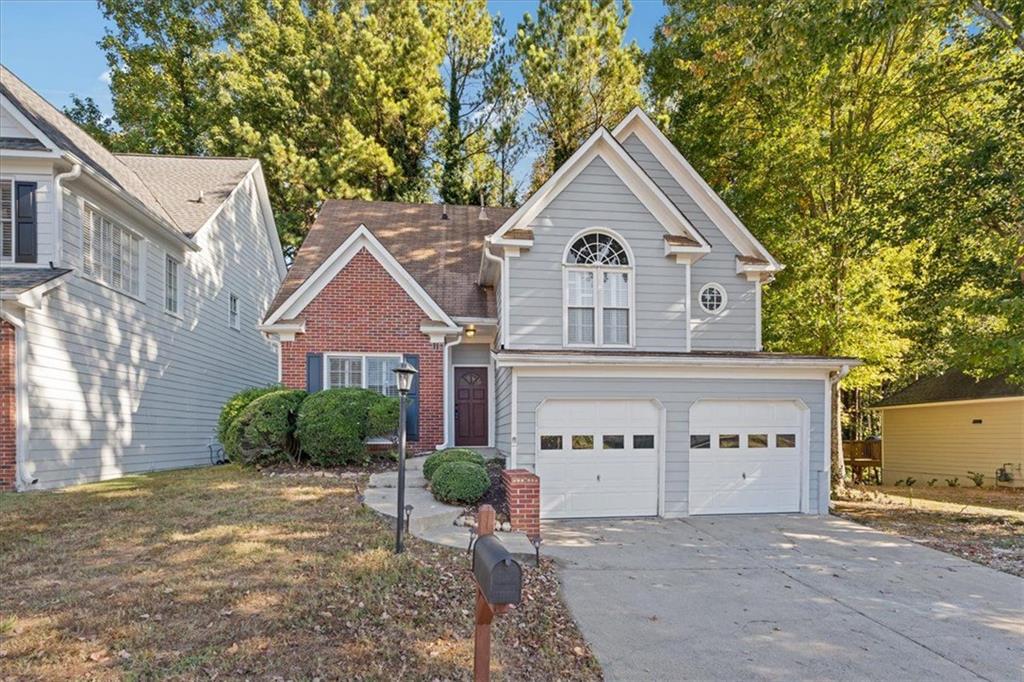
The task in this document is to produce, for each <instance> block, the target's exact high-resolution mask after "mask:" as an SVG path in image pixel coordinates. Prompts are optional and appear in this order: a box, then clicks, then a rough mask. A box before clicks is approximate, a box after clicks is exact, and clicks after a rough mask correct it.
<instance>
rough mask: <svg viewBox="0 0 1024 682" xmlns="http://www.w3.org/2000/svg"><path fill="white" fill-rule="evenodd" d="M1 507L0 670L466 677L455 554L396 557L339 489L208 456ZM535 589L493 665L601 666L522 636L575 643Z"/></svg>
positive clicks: (467, 615)
mask: <svg viewBox="0 0 1024 682" xmlns="http://www.w3.org/2000/svg"><path fill="white" fill-rule="evenodd" d="M0 505H2V506H3V507H4V524H3V527H2V529H0V553H2V554H3V556H4V557H5V562H4V563H5V564H6V568H5V589H4V590H3V591H2V594H0V614H3V618H0V623H7V625H6V627H5V628H4V629H5V630H6V631H3V630H0V637H2V642H0V650H2V651H3V655H2V657H0V677H6V676H16V677H41V678H52V677H63V678H68V677H81V676H86V675H92V676H98V677H100V678H103V677H111V678H114V677H121V676H124V675H129V676H140V677H151V676H169V677H183V678H194V677H196V676H203V677H205V676H222V677H223V676H227V677H238V676H249V677H268V676H275V675H279V676H282V677H285V678H313V677H322V678H360V679H396V678H397V677H408V678H435V677H437V678H443V679H452V678H456V679H459V678H467V677H468V676H469V675H470V662H471V659H472V651H471V649H472V642H471V639H470V637H471V634H472V613H471V608H472V603H473V601H472V598H473V591H472V585H471V582H470V581H469V579H468V577H467V574H466V565H467V564H466V558H465V555H464V554H462V553H460V552H457V551H453V550H448V549H444V548H439V547H435V546H433V545H427V544H425V543H420V542H417V541H415V540H413V541H412V542H410V543H409V551H408V552H407V553H406V554H405V555H402V556H399V557H396V556H394V555H393V554H392V553H391V543H392V538H393V536H392V531H391V530H390V529H389V528H388V527H387V526H386V525H385V524H384V523H383V522H382V521H381V520H380V519H378V518H377V517H376V516H375V515H373V513H372V512H369V511H368V510H366V509H364V508H363V507H362V506H361V505H360V504H359V502H358V500H357V499H356V492H355V488H354V486H353V484H352V483H351V482H345V481H339V480H331V479H314V480H301V481H294V480H293V481H287V480H281V479H273V478H265V477H262V476H259V475H257V474H253V473H251V472H243V471H240V470H238V469H235V468H234V467H220V468H215V469H197V470H185V471H178V472H170V473H164V474H155V475H148V476H134V477H131V478H125V479H119V480H117V481H111V482H107V483H101V484H95V485H89V486H82V487H79V488H75V489H71V490H67V491H64V492H60V493H33V494H27V495H17V496H9V495H8V496H4V497H3V498H2V499H0ZM533 577H534V579H535V580H539V579H542V578H544V576H542V575H535V576H533ZM545 587H546V586H545ZM556 587H557V585H556ZM536 597H537V599H536V600H535V601H536V603H535V604H528V605H527V606H526V607H524V608H523V609H520V610H519V611H517V612H516V614H515V616H514V617H513V618H509V619H507V620H506V622H505V623H503V624H502V627H501V628H500V629H499V630H498V631H497V632H496V633H495V641H496V655H497V657H498V660H497V664H498V665H497V666H496V672H497V671H499V670H501V668H502V667H503V666H504V667H505V668H506V669H507V670H509V671H511V670H515V671H516V674H515V675H509V676H511V677H518V676H519V675H523V676H524V677H538V676H558V677H563V678H572V677H575V678H581V677H586V678H591V679H592V678H594V677H597V676H599V674H600V673H599V672H597V668H596V663H594V662H593V659H592V658H591V657H590V656H589V653H587V654H586V655H585V656H584V657H582V659H580V658H579V657H576V658H577V660H573V658H574V656H573V655H571V654H570V655H569V656H568V657H566V656H565V655H564V652H562V651H561V650H557V651H555V652H552V654H550V655H546V654H544V652H543V651H542V650H541V651H538V650H537V647H538V646H540V645H539V644H537V643H536V642H530V641H526V640H524V637H523V635H521V631H522V630H523V629H524V628H523V627H522V625H521V623H523V622H530V623H531V624H532V625H531V628H533V629H535V630H536V632H535V633H532V634H535V635H536V636H537V638H538V639H542V638H545V637H550V636H552V634H553V633H552V632H550V631H549V630H550V629H551V628H556V627H557V628H560V629H561V630H562V631H560V632H558V633H557V635H558V637H559V638H564V639H565V640H566V641H567V642H568V641H571V640H574V639H578V637H579V635H578V633H577V632H576V631H575V626H574V625H573V624H572V623H571V621H568V625H566V624H565V623H563V622H560V621H559V619H558V618H557V617H556V618H552V617H550V616H549V615H548V613H549V611H550V612H552V613H555V612H557V611H558V609H559V603H558V601H557V591H555V592H552V593H551V594H550V595H549V594H548V593H547V592H545V593H543V594H542V593H541V592H540V591H538V592H537V595H536ZM502 629H504V630H506V631H508V635H507V637H503V636H502V635H501V631H502ZM506 640H507V641H506ZM503 643H505V644H508V645H509V646H507V647H505V646H503ZM580 643H581V642H580ZM523 646H526V648H527V649H528V650H531V649H533V650H532V651H529V656H528V657H527V656H526V655H524V654H521V653H519V652H518V649H519V648H521V647H523ZM583 646H584V647H585V645H583ZM524 660H525V661H526V662H525V663H524ZM524 666H525V667H524Z"/></svg>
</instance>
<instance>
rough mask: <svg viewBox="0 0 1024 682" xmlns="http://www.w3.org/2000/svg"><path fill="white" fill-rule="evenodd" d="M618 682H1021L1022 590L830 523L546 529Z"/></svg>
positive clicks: (995, 576)
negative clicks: (980, 681) (820, 681)
mask: <svg viewBox="0 0 1024 682" xmlns="http://www.w3.org/2000/svg"><path fill="white" fill-rule="evenodd" d="M544 547H545V551H546V552H547V554H548V555H551V556H554V557H555V558H556V559H557V560H558V561H559V563H560V564H561V566H562V569H561V577H562V582H563V590H564V594H565V597H566V600H567V602H568V604H569V607H570V608H571V610H572V612H573V615H574V616H575V617H576V619H577V621H578V622H579V624H580V627H581V628H582V630H583V634H584V635H585V636H586V638H587V640H588V641H589V642H590V643H591V644H592V645H593V647H594V651H595V653H596V654H597V657H598V659H599V660H600V662H601V665H602V666H603V668H604V671H605V676H606V678H607V679H609V680H684V679H686V680H737V681H738V680H803V679H829V680H858V681H862V680H887V681H888V680H929V681H935V680H978V679H983V680H1000V681H1002V680H1014V681H1019V680H1022V679H1024V580H1022V579H1020V578H1016V577H1013V576H1011V575H1008V574H1005V573H999V572H998V571H994V570H991V569H988V568H985V567H983V566H979V565H977V564H972V563H970V562H968V561H964V560H962V559H958V558H956V557H953V556H951V555H948V554H944V553H942V552H937V551H934V550H931V549H928V548H926V547H922V546H920V545H916V544H914V543H912V542H909V541H907V540H904V539H902V538H899V537H896V536H892V535H886V534H883V533H879V532H876V531H873V530H870V529H868V528H866V527H864V526H861V525H858V524H855V523H851V522H849V521H844V520H841V519H837V518H832V517H821V518H818V517H809V516H798V515H792V516H790V515H786V516H732V517H722V516H719V517H694V518H688V519H684V520H665V519H631V520H630V519H627V520H612V521H609V520H582V521H558V522H546V523H545V526H544Z"/></svg>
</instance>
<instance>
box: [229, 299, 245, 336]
mask: <svg viewBox="0 0 1024 682" xmlns="http://www.w3.org/2000/svg"><path fill="white" fill-rule="evenodd" d="M232 302H234V303H235V315H234V319H232V317H231V303H232ZM228 327H230V328H231V329H234V330H235V331H236V332H240V331H242V299H241V298H240V297H239V296H237V295H236V294H228Z"/></svg>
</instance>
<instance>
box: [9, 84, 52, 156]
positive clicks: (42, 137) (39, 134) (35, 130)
mask: <svg viewBox="0 0 1024 682" xmlns="http://www.w3.org/2000/svg"><path fill="white" fill-rule="evenodd" d="M0 105H2V106H3V108H4V109H5V110H6V111H7V113H9V114H10V115H11V117H12V118H14V120H15V121H17V122H18V123H20V124H21V126H22V127H23V128H25V129H26V130H28V131H29V132H30V133H32V134H33V135H35V137H36V139H37V140H39V141H40V142H42V143H43V144H44V145H46V146H47V147H48V148H49V149H50V152H51V154H48V155H52V153H56V152H57V151H58V150H60V147H58V146H57V145H56V144H54V142H53V140H51V139H50V138H49V137H47V136H46V134H45V133H43V131H42V130H40V129H39V127H38V126H36V124H35V123H33V122H32V121H30V120H29V119H28V117H27V116H25V114H23V113H21V109H19V108H18V107H16V106H14V104H13V103H12V102H11V100H9V99H7V97H6V96H4V95H0Z"/></svg>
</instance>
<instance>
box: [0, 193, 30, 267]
mask: <svg viewBox="0 0 1024 682" xmlns="http://www.w3.org/2000/svg"><path fill="white" fill-rule="evenodd" d="M3 183H10V185H11V191H10V197H11V257H10V258H9V259H8V258H4V256H3V252H2V251H0V263H3V264H4V266H5V267H6V266H10V265H15V262H14V260H15V258H16V256H17V253H18V230H17V224H18V220H17V218H16V217H15V212H16V211H17V208H16V207H15V204H16V203H17V199H16V198H15V196H14V191H15V180H14V178H13V177H9V176H6V175H4V176H0V184H3ZM22 265H28V263H22ZM32 265H35V263H32Z"/></svg>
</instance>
